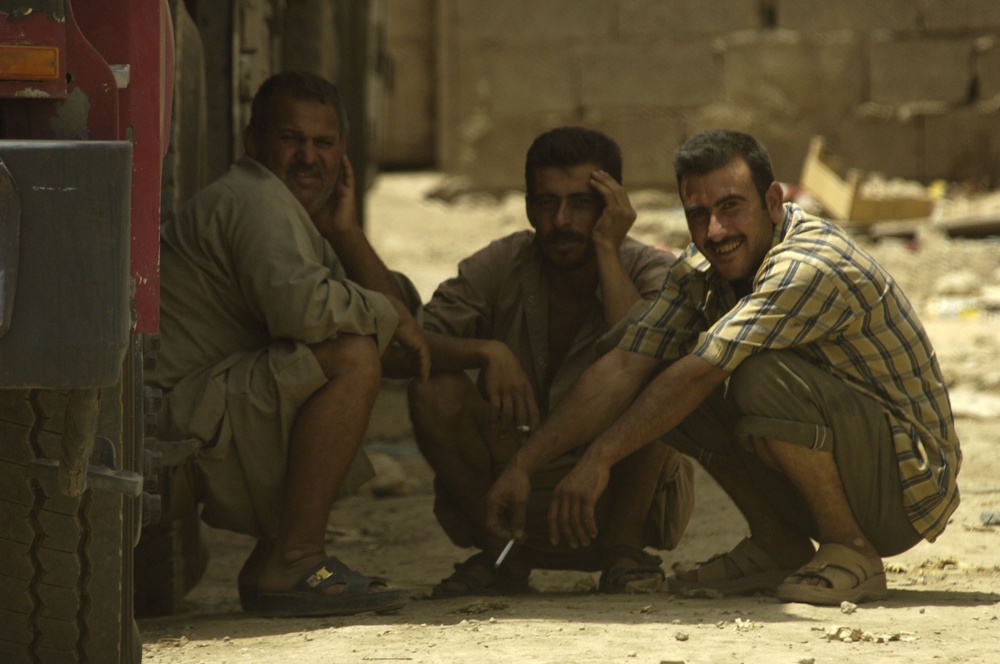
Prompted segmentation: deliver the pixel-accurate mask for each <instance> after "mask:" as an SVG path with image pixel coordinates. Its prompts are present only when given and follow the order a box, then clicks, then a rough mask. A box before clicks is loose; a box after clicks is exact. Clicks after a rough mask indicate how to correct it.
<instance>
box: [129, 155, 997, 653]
mask: <svg viewBox="0 0 1000 664" xmlns="http://www.w3.org/2000/svg"><path fill="white" fill-rule="evenodd" d="M437 183H438V176H436V175H433V174H408V175H388V176H387V175H383V176H381V177H380V179H379V181H378V184H377V186H376V188H375V189H374V190H373V192H372V193H371V198H370V201H369V210H370V219H371V221H370V222H369V228H370V235H371V237H372V238H373V242H374V244H375V245H376V247H377V248H378V250H379V252H380V253H381V255H382V256H383V258H384V259H385V260H386V262H387V263H388V264H389V265H390V266H392V267H393V268H396V269H400V270H403V271H404V272H406V273H408V274H410V275H411V277H412V278H413V279H414V281H415V283H416V284H417V287H418V288H419V290H420V291H421V294H422V295H423V296H424V297H425V298H427V297H429V296H430V294H431V293H432V292H433V289H434V287H435V286H436V285H437V283H438V282H440V281H441V280H442V279H444V278H446V277H448V276H450V275H451V274H452V272H453V271H454V265H455V264H456V262H457V260H458V259H459V258H460V257H462V256H464V255H466V254H468V253H470V252H471V251H472V250H474V249H476V248H478V247H480V246H482V245H483V244H485V243H486V242H487V241H489V240H490V239H492V238H494V237H498V236H500V235H503V234H505V233H508V232H511V231H513V230H516V229H519V228H522V227H523V226H525V225H526V221H525V219H524V216H523V203H522V200H523V199H521V198H520V197H519V196H517V195H512V196H510V197H509V198H507V199H505V200H503V201H499V202H497V201H493V200H489V199H477V198H474V197H472V198H464V199H461V200H459V201H457V202H455V203H452V204H445V203H442V202H440V201H435V200H427V199H425V198H424V197H423V194H424V193H425V192H427V191H429V190H431V189H432V188H433V187H434V186H435V185H436V184H437ZM632 198H633V202H634V204H635V205H636V207H637V208H638V209H639V220H638V221H637V223H636V226H635V228H634V232H633V235H635V236H636V237H639V238H640V239H643V240H646V241H649V242H655V243H657V244H664V245H668V246H675V247H676V246H681V245H683V244H684V243H685V231H684V228H683V223H682V221H681V220H680V219H679V218H678V216H677V212H676V210H672V209H671V208H670V207H669V203H670V199H669V197H665V196H664V195H662V194H657V193H655V192H635V193H633V195H632ZM873 251H874V253H875V254H876V255H877V256H878V257H879V258H880V260H882V261H883V263H884V264H885V265H886V266H887V267H888V268H889V269H890V271H891V272H892V273H893V274H894V275H895V276H896V278H897V280H899V281H900V282H901V283H902V285H903V287H904V289H905V290H906V291H907V293H909V294H910V296H911V299H913V300H914V301H915V302H916V303H918V306H920V307H921V308H922V309H924V310H926V311H927V312H928V313H927V314H926V315H925V316H924V320H925V323H926V324H927V327H928V329H929V332H930V334H931V337H932V339H933V341H934V344H935V347H936V348H937V351H938V353H939V356H940V359H941V364H942V366H943V369H944V371H945V374H946V376H947V377H948V381H949V384H950V385H951V387H952V390H953V392H952V400H953V403H954V406H955V409H956V412H957V413H958V414H959V415H958V420H957V425H956V426H957V429H958V432H959V436H960V438H961V440H962V448H963V452H964V455H965V462H964V466H963V470H962V473H961V476H960V478H959V479H960V482H959V483H960V486H961V488H962V494H963V502H962V505H961V507H960V508H959V510H958V512H957V513H956V514H955V517H954V519H953V520H952V522H951V524H950V525H949V527H948V529H947V531H946V532H945V533H944V535H943V536H942V537H941V538H940V539H939V540H938V542H937V543H935V544H928V543H922V544H920V545H918V546H917V547H915V548H914V549H912V550H911V551H908V552H906V553H904V554H902V555H899V556H896V557H894V558H890V559H888V560H887V561H886V564H887V568H888V570H889V588H890V595H889V598H888V599H887V600H886V601H883V602H878V603H874V604H864V605H861V606H860V607H858V608H857V609H856V610H855V611H853V612H845V611H842V610H841V608H838V607H833V608H817V607H812V606H807V605H802V604H783V603H780V602H778V601H777V600H776V599H774V598H773V597H767V596H756V597H745V598H735V599H734V598H729V599H718V598H716V599H712V598H690V597H688V598H685V597H680V596H675V595H669V594H667V593H665V592H661V593H656V594H651V595H627V596H605V595H600V594H597V593H596V592H595V590H596V581H597V575H596V574H588V573H581V572H544V571H536V572H535V573H534V574H533V575H532V585H533V586H534V587H535V588H536V589H537V590H538V592H537V593H533V594H530V595H527V596H521V597H512V598H489V599H474V598H468V599H452V600H430V599H428V596H429V591H430V587H431V586H432V585H433V584H434V583H436V582H437V581H438V580H439V579H440V578H442V577H443V576H446V575H447V574H448V573H449V572H450V571H451V565H452V563H454V562H456V561H458V560H462V559H464V558H465V557H466V556H467V555H469V552H467V551H463V550H460V549H458V548H456V547H455V546H454V545H452V544H451V543H450V542H449V541H448V540H447V538H446V537H445V536H444V535H443V534H442V532H441V531H440V529H439V528H438V526H437V524H436V522H435V521H434V518H433V516H432V514H431V503H432V496H431V488H430V487H431V484H430V480H431V474H430V472H429V470H428V468H427V466H426V464H425V463H424V461H423V460H422V459H421V458H420V456H419V454H418V453H417V450H416V448H415V446H414V444H413V441H412V435H411V432H410V429H409V423H408V421H407V418H406V408H405V386H404V385H402V384H400V383H398V382H387V383H386V386H385V390H384V391H383V394H382V395H381V396H380V400H379V403H378V406H377V410H376V413H375V416H374V418H373V422H372V426H371V428H370V430H369V433H368V439H367V443H366V445H367V448H368V449H369V451H372V452H381V453H384V454H386V455H388V456H390V457H392V458H393V459H395V460H396V461H397V462H398V463H399V464H400V465H401V466H402V468H403V469H404V470H405V472H406V482H405V487H404V489H403V491H402V492H400V493H398V494H397V495H392V496H388V497H381V498H375V497H373V496H372V495H371V493H370V492H367V493H361V494H358V495H355V496H351V497H349V498H346V499H344V500H342V501H341V502H339V503H338V504H337V505H335V507H334V510H333V512H332V514H331V518H330V528H329V532H330V550H331V552H336V553H337V555H339V556H341V557H342V558H343V559H344V560H345V561H346V562H348V563H349V564H351V565H354V566H356V567H357V568H359V569H360V570H362V571H364V572H366V573H369V574H381V575H383V576H386V577H387V578H388V579H389V580H390V581H391V582H392V583H393V584H394V585H397V586H403V587H407V588H409V589H410V590H411V594H412V598H413V601H412V602H411V603H410V604H409V605H408V606H407V607H405V608H404V609H403V610H401V611H399V612H397V613H394V614H389V615H362V616H356V617H350V618H323V619H262V618H253V617H248V616H247V615H245V614H243V613H241V611H240V609H239V604H238V599H237V594H236V585H235V578H236V573H237V571H238V569H239V566H240V564H241V563H242V560H243V558H244V557H245V556H246V554H247V553H248V552H249V550H250V547H251V541H250V540H249V538H246V537H242V536H236V535H232V534H229V533H225V532H221V531H211V530H208V531H206V535H207V537H208V540H209V542H210V545H211V549H212V556H213V557H212V561H211V563H210V565H209V568H208V571H207V572H206V574H205V577H204V578H203V580H202V582H201V583H200V584H199V585H198V587H196V588H195V589H194V590H193V591H192V592H191V593H190V595H189V597H188V608H187V610H186V611H185V612H184V613H182V614H180V615H176V616H172V617H169V618H157V619H143V620H141V621H140V628H141V630H142V633H143V640H144V643H145V645H144V656H145V661H146V662H151V663H156V662H171V663H173V662H177V663H185V662H190V663H197V662H205V663H211V664H216V663H223V662H227V663H228V662H263V663H276V662H336V663H338V664H340V663H354V662H424V663H431V662H463V663H464V662H497V663H500V662H503V663H504V664H510V663H514V662H545V663H556V662H559V663H563V662H622V663H631V662H641V663H645V664H663V663H675V662H685V663H689V664H694V663H702V662H705V663H707V662H747V663H752V662H767V663H768V664H782V663H789V664H792V663H798V664H803V663H825V662H843V661H847V660H852V659H853V660H859V659H863V660H865V661H867V662H908V663H918V662H934V663H939V662H989V661H997V657H998V656H997V654H996V651H997V650H998V649H1000V553H998V551H1000V526H987V525H984V524H983V523H982V521H981V513H983V512H984V511H1000V453H998V452H1000V364H998V361H997V358H998V357H1000V320H998V317H997V314H994V315H993V316H992V317H991V316H988V315H987V313H986V312H985V311H984V310H983V309H982V307H981V306H980V302H979V301H977V300H975V299H974V298H971V297H970V296H971V295H975V294H976V293H978V292H980V290H981V289H982V288H984V287H990V286H992V287H994V288H995V287H997V286H998V285H1000V244H998V243H997V242H995V241H989V240H948V239H943V238H940V237H937V236H934V235H933V234H926V235H924V236H921V237H920V238H919V239H918V241H917V242H901V241H891V242H882V243H880V244H878V245H877V246H874V247H873ZM954 275H958V277H956V278H955V280H956V281H957V282H958V284H957V285H956V284H955V283H951V284H950V286H949V284H948V283H945V282H946V278H951V277H952V276H954ZM949 288H950V291H951V295H950V296H947V297H942V295H941V293H940V291H942V290H946V291H947V290H949ZM697 501H698V503H697V507H696V511H695V515H694V517H693V519H692V523H691V525H690V527H689V530H688V532H687V534H686V535H685V538H684V540H683V542H682V543H681V545H680V546H679V547H678V548H677V549H676V550H674V551H670V552H660V553H661V555H662V556H663V558H664V561H665V562H664V566H665V567H667V568H669V567H670V566H671V565H673V564H676V563H678V562H692V561H697V560H703V559H705V558H707V557H708V556H710V555H712V554H714V553H718V552H720V551H723V550H727V549H728V548H730V547H731V546H733V545H734V544H736V542H738V541H739V540H740V539H741V538H742V537H743V536H744V535H745V534H746V532H747V531H746V524H745V522H744V521H743V519H742V517H741V516H740V515H739V513H738V512H737V511H736V510H735V508H734V507H733V505H732V503H731V502H729V500H728V499H727V498H726V497H725V495H724V494H723V493H722V492H721V491H720V490H719V489H718V487H717V486H715V485H714V483H713V482H712V480H711V479H709V478H708V476H707V475H705V474H704V473H703V472H701V471H700V470H699V474H698V476H697Z"/></svg>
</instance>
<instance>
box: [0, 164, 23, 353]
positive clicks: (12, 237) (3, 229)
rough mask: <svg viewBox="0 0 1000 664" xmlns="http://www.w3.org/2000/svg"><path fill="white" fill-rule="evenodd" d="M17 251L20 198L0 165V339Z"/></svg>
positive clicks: (7, 321) (9, 305) (14, 276)
mask: <svg viewBox="0 0 1000 664" xmlns="http://www.w3.org/2000/svg"><path fill="white" fill-rule="evenodd" d="M20 247H21V198H20V197H19V196H18V195H17V187H16V186H15V185H14V176H13V175H11V174H10V171H8V170H7V167H6V166H4V164H3V163H2V162H0V338H2V337H3V335H5V334H7V330H9V329H10V315H11V312H12V311H13V309H14V286H15V284H16V283H17V257H18V253H19V252H20Z"/></svg>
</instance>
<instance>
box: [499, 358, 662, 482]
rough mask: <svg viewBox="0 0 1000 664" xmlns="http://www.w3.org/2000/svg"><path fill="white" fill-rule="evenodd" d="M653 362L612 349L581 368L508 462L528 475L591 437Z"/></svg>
mask: <svg viewBox="0 0 1000 664" xmlns="http://www.w3.org/2000/svg"><path fill="white" fill-rule="evenodd" d="M658 364H659V361H658V360H656V359H655V358H650V357H646V356H643V355H638V354H635V353H630V352H628V351H625V350H620V349H615V350H613V351H611V352H610V353H608V354H607V355H605V356H604V357H602V358H601V359H600V360H598V361H597V362H596V363H594V364H593V365H592V366H591V367H590V368H589V369H587V370H586V371H585V372H584V373H583V374H582V375H581V376H580V378H579V379H578V380H577V381H576V384H575V385H574V386H573V388H572V389H571V390H570V391H569V393H568V394H567V395H566V398H565V399H563V401H562V402H561V403H560V404H559V406H558V407H557V408H556V409H555V410H554V411H553V412H552V413H551V414H550V415H549V417H548V419H547V420H546V421H545V423H544V424H543V425H542V427H541V428H540V429H539V430H538V431H537V432H536V433H534V434H533V435H532V436H531V437H530V438H529V439H528V440H527V441H526V443H525V444H524V445H523V446H522V447H521V449H520V450H519V451H518V453H517V454H516V455H515V456H514V459H513V460H512V461H511V463H512V464H517V465H518V466H520V467H521V468H523V469H524V470H525V472H527V473H528V475H531V474H532V473H534V472H535V471H537V470H538V469H539V468H541V467H542V466H543V465H545V464H546V463H548V462H549V461H552V460H553V459H555V458H556V457H558V456H559V455H561V454H563V453H565V452H567V451H569V450H571V449H573V448H575V447H578V446H579V445H582V444H584V443H587V442H589V441H591V440H593V439H594V438H596V437H597V436H598V435H599V434H600V433H601V432H602V431H604V429H606V428H607V427H608V425H610V424H611V423H612V422H613V421H614V420H615V418H617V417H618V415H619V414H620V413H621V412H622V411H624V410H625V408H626V407H627V406H628V404H629V403H631V401H632V399H633V398H635V395H636V394H637V393H638V392H639V390H640V389H641V388H642V385H643V383H644V382H645V379H646V377H647V376H648V375H649V373H650V372H651V371H653V370H654V369H655V368H656V366H657V365H658Z"/></svg>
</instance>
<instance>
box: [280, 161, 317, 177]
mask: <svg viewBox="0 0 1000 664" xmlns="http://www.w3.org/2000/svg"><path fill="white" fill-rule="evenodd" d="M288 172H289V174H290V175H310V176H313V177H319V178H321V177H323V176H324V175H326V171H325V170H324V169H323V167H322V166H320V165H319V164H312V165H309V164H293V165H292V166H291V167H290V168H289V169H288Z"/></svg>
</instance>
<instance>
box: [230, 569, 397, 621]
mask: <svg viewBox="0 0 1000 664" xmlns="http://www.w3.org/2000/svg"><path fill="white" fill-rule="evenodd" d="M376 583H378V584H384V583H385V580H384V579H381V578H379V577H374V576H365V575H364V574H361V573H360V572H355V571H354V570H352V569H351V568H350V567H348V566H347V565H345V564H344V563H342V562H341V561H340V560H338V559H337V558H336V557H334V556H330V557H329V558H327V559H326V560H324V561H323V562H321V563H318V564H316V565H315V566H314V567H313V568H312V569H310V570H309V571H308V572H307V573H306V574H305V576H303V577H302V580H301V581H299V582H298V584H296V586H295V588H294V589H293V590H286V591H258V592H255V593H252V594H248V596H247V597H241V600H242V602H241V603H242V604H243V608H244V610H246V611H251V612H253V613H258V614H260V615H263V616H272V617H279V616H286V617H288V616H351V615H354V614H357V613H365V612H368V611H374V612H376V613H386V612H389V611H396V610H398V609H401V608H402V607H403V606H405V605H406V604H407V602H409V599H410V598H409V592H408V591H407V590H404V589H402V588H392V589H387V590H377V591H372V589H371V587H372V584H376ZM338 584H343V585H344V586H345V588H344V591H343V592H341V593H338V594H336V595H327V594H325V592H324V591H325V590H326V589H327V588H329V587H330V586H333V585H338Z"/></svg>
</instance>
